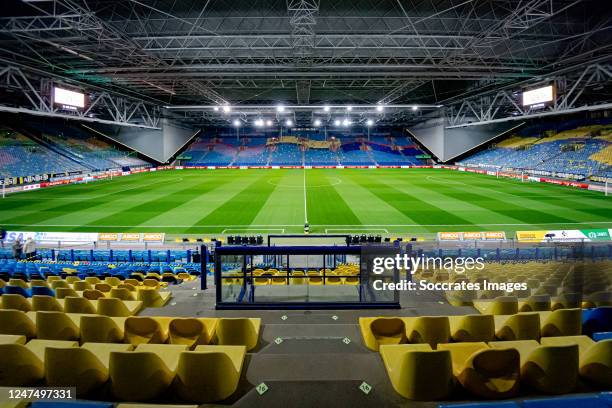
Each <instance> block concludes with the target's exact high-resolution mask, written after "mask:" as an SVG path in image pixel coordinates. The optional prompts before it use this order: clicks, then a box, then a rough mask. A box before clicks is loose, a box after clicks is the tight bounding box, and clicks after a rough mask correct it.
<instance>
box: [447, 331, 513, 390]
mask: <svg viewBox="0 0 612 408" xmlns="http://www.w3.org/2000/svg"><path fill="white" fill-rule="evenodd" d="M438 350H448V351H450V353H451V358H452V362H453V373H454V375H455V377H456V378H457V380H459V382H460V383H461V385H463V387H464V388H465V389H466V390H468V391H470V392H471V393H472V394H474V395H477V396H479V397H484V398H493V399H497V398H509V397H512V396H514V395H516V394H517V392H518V390H519V386H520V382H519V373H520V355H519V353H518V351H517V350H515V349H491V348H489V346H487V344H486V343H484V342H472V343H470V342H466V343H449V344H438Z"/></svg>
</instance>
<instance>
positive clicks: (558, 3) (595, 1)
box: [0, 0, 612, 126]
mask: <svg viewBox="0 0 612 408" xmlns="http://www.w3.org/2000/svg"><path fill="white" fill-rule="evenodd" d="M6 3H7V4H6V5H3V7H5V9H4V10H5V14H4V15H5V17H1V18H0V58H2V59H3V60H4V61H5V62H6V63H7V64H13V65H14V66H17V67H22V69H23V68H24V67H30V68H34V67H35V68H37V69H39V70H43V71H45V72H47V73H48V75H49V77H51V78H54V77H55V76H56V75H59V76H61V77H63V78H71V79H74V80H78V81H82V82H83V83H85V84H90V85H96V86H99V87H101V88H102V90H101V92H106V93H107V94H108V97H106V96H105V97H103V98H101V100H100V107H103V105H104V104H107V105H108V106H109V107H110V108H109V109H106V110H107V112H106V117H105V119H107V120H110V121H113V122H123V123H126V120H125V119H126V118H128V117H130V115H131V112H132V111H133V109H134V108H132V110H130V109H123V110H121V109H119V110H117V109H115V108H114V106H113V103H112V102H111V101H110V100H111V99H112V98H114V96H113V95H114V94H115V93H120V94H123V95H128V96H131V97H133V98H136V99H142V101H143V104H144V103H145V102H147V101H150V102H153V103H154V104H155V103H156V104H158V105H159V106H161V105H201V104H217V105H224V104H230V105H233V106H238V105H268V106H275V105H276V104H277V103H279V102H283V103H286V104H288V105H298V106H300V107H301V106H308V105H311V104H314V105H322V104H349V103H350V104H355V105H356V104H370V105H373V104H376V103H382V104H388V105H391V104H398V105H414V104H419V105H441V104H442V105H445V107H447V109H446V110H445V112H444V116H446V117H447V118H448V120H449V124H450V125H458V124H461V123H464V122H465V121H472V122H474V121H478V122H483V121H490V120H497V119H501V118H512V117H513V116H516V115H515V114H518V115H521V116H528V115H530V114H531V112H525V110H524V109H522V108H521V107H520V106H514V105H515V103H512V101H513V100H514V98H513V97H514V95H513V93H514V92H516V91H517V90H520V88H521V87H522V86H526V85H527V84H529V83H530V81H536V82H537V81H542V80H545V79H546V78H550V77H551V76H552V77H554V80H555V81H557V84H558V85H559V89H561V90H562V91H563V92H564V93H563V92H562V93H560V95H561V96H563V95H565V96H564V97H565V100H559V101H558V104H557V105H555V107H554V109H555V112H561V111H563V110H568V109H575V108H576V107H580V106H582V105H584V104H588V105H593V104H596V103H601V102H607V99H608V96H607V94H606V92H605V90H604V91H603V92H602V90H601V89H597V88H598V87H599V86H601V85H602V84H603V86H604V87H607V86H608V85H609V82H608V81H609V75H608V74H609V72H610V68H609V59H610V57H612V34H610V33H611V31H612V30H611V28H612V12H611V11H610V8H609V6H607V5H606V4H605V2H601V1H599V0H517V1H511V0H501V1H493V0H485V1H472V0H424V1H417V0H364V1H360V2H355V1H352V0H342V1H334V2H320V0H263V2H259V3H257V8H254V7H253V4H252V2H250V1H247V0H232V1H214V2H213V1H210V0H207V1H198V0H176V1H172V2H167V1H164V0H147V1H144V0H121V1H119V0H117V1H109V0H88V1H86V2H85V1H79V0H7V1H6ZM585 10H588V12H585ZM607 61H608V62H607ZM588 66H597V68H590V69H596V71H597V72H598V73H597V74H595V76H594V77H591V74H592V73H593V72H590V73H586V74H585V75H584V76H583V77H581V76H580V72H578V71H579V70H580V69H586V68H587V67H588ZM577 83H578V85H576V84H577ZM584 84H586V85H587V86H586V87H585V88H584V90H581V87H582V85H584ZM595 84H597V85H595ZM591 85H594V86H591ZM572 89H573V90H572ZM566 91H567V92H566ZM568 95H569V96H568ZM109 98H110V99H109ZM0 105H5V103H4V101H3V98H2V95H1V94H0ZM30 105H31V104H30ZM114 105H117V104H116V103H115V104H114ZM21 108H23V106H22V107H21ZM28 109H32V108H31V107H29V106H28ZM43 109H44V108H43ZM43 109H37V110H38V111H39V112H43V111H44V110H43ZM138 109H139V110H142V107H140V108H138ZM113 110H114V111H113ZM119 111H121V112H119ZM140 114H141V113H139V112H137V113H134V114H133V115H132V116H134V115H140ZM143 114H144V113H143ZM144 116H146V115H144ZM155 116H159V115H156V114H151V117H155ZM179 116H182V117H183V119H184V120H185V121H187V122H189V123H192V124H197V125H201V126H207V125H210V126H222V125H225V126H227V125H228V124H231V123H229V122H228V120H227V118H225V117H224V116H223V115H211V114H208V113H207V112H200V113H199V114H198V113H195V112H183V113H181V114H180V115H179ZM420 120H422V117H421V114H420V113H419V114H418V115H415V114H412V113H411V112H410V110H409V109H408V110H406V111H402V112H396V113H394V114H386V115H385V116H384V117H381V118H379V122H378V123H379V124H386V125H407V124H411V123H414V122H416V121H420ZM147 121H148V124H149V125H151V124H153V123H154V122H155V121H154V120H148V119H147ZM294 121H295V123H296V125H308V124H310V123H311V122H312V121H313V114H312V111H310V110H308V109H301V108H297V109H295V113H294Z"/></svg>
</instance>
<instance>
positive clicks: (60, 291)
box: [54, 281, 80, 299]
mask: <svg viewBox="0 0 612 408" xmlns="http://www.w3.org/2000/svg"><path fill="white" fill-rule="evenodd" d="M55 282H62V281H54V283H55ZM67 296H73V297H80V296H79V294H78V293H77V291H76V290H74V289H72V288H57V289H55V297H56V298H58V299H64V298H66V297H67Z"/></svg>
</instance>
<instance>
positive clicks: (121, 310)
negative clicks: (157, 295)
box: [98, 298, 142, 317]
mask: <svg viewBox="0 0 612 408" xmlns="http://www.w3.org/2000/svg"><path fill="white" fill-rule="evenodd" d="M141 308H142V302H139V301H129V300H125V301H124V300H121V299H115V298H100V299H98V314H101V315H104V316H114V317H128V316H133V315H135V314H136V313H138V312H139V311H140V309H141Z"/></svg>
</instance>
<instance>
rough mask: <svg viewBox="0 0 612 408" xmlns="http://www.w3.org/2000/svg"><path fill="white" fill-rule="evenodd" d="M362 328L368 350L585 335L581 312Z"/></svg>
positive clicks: (419, 320) (388, 321) (376, 320)
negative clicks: (387, 345)
mask: <svg viewBox="0 0 612 408" xmlns="http://www.w3.org/2000/svg"><path fill="white" fill-rule="evenodd" d="M359 328H360V331H361V335H362V338H363V341H364V344H365V345H366V347H368V348H369V349H370V350H373V351H378V349H379V347H380V346H381V345H385V344H403V343H424V344H429V345H430V346H431V347H433V348H435V347H436V345H437V344H439V343H450V342H490V341H493V340H500V341H511V340H539V339H540V338H541V337H551V336H572V335H579V334H581V333H582V314H581V310H580V309H561V310H556V311H554V312H528V313H518V314H515V315H502V316H493V315H465V316H418V317H360V318H359Z"/></svg>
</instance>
